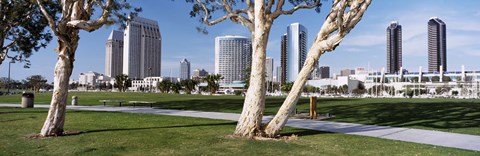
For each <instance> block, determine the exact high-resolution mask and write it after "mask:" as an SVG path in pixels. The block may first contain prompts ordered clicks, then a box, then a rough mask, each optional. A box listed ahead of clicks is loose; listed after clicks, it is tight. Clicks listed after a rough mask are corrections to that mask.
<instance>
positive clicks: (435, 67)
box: [387, 17, 447, 73]
mask: <svg viewBox="0 0 480 156" xmlns="http://www.w3.org/2000/svg"><path fill="white" fill-rule="evenodd" d="M400 67H402V26H401V25H400V24H399V23H398V22H396V21H395V22H392V23H390V25H389V26H388V27H387V73H397V72H400V71H399V70H400ZM440 68H441V69H440ZM428 71H429V72H439V71H447V33H446V25H445V22H443V21H442V20H441V19H439V18H437V17H432V18H430V20H429V21H428Z"/></svg>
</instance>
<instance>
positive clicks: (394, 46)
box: [387, 21, 402, 73]
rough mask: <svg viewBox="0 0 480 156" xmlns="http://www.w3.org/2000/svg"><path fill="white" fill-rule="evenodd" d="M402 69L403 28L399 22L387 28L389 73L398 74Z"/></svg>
mask: <svg viewBox="0 0 480 156" xmlns="http://www.w3.org/2000/svg"><path fill="white" fill-rule="evenodd" d="M400 67H402V26H401V25H400V24H398V22H397V21H394V22H392V23H390V25H389V26H388V27H387V73H397V72H398V71H399V70H400Z"/></svg>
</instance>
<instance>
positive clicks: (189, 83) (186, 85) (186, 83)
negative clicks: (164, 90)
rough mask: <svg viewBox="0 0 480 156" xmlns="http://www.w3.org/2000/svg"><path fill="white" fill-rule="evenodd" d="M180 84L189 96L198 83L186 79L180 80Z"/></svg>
mask: <svg viewBox="0 0 480 156" xmlns="http://www.w3.org/2000/svg"><path fill="white" fill-rule="evenodd" d="M180 84H181V85H182V86H183V87H184V88H185V92H187V94H191V93H192V91H193V90H194V89H195V86H197V84H198V81H197V80H192V79H188V80H182V81H181V82H180Z"/></svg>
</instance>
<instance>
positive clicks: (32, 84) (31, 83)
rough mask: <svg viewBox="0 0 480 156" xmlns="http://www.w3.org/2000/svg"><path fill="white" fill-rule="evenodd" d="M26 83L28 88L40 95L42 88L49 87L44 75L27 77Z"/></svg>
mask: <svg viewBox="0 0 480 156" xmlns="http://www.w3.org/2000/svg"><path fill="white" fill-rule="evenodd" d="M25 82H26V85H27V87H28V88H30V89H32V90H33V91H34V92H36V93H38V91H39V90H40V88H42V87H44V86H46V85H47V79H45V78H44V77H43V76H42V75H32V76H29V77H27V79H26V80H25Z"/></svg>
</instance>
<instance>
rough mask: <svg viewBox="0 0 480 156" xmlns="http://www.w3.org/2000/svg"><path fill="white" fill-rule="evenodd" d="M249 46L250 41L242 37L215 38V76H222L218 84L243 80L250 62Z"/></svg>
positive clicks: (250, 50) (250, 51)
mask: <svg viewBox="0 0 480 156" xmlns="http://www.w3.org/2000/svg"><path fill="white" fill-rule="evenodd" d="M250 44H251V41H250V39H249V38H247V37H243V36H220V37H216V38H215V74H220V75H222V76H223V80H221V81H220V83H232V82H233V81H236V80H245V69H246V68H247V67H248V66H249V65H248V64H249V63H250V61H249V60H252V55H251V53H252V49H251V45H250ZM248 47H250V48H248Z"/></svg>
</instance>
